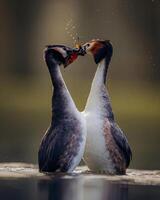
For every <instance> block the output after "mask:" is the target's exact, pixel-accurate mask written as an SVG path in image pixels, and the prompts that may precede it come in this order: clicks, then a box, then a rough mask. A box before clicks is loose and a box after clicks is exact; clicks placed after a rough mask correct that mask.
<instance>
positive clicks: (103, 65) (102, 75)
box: [92, 58, 110, 89]
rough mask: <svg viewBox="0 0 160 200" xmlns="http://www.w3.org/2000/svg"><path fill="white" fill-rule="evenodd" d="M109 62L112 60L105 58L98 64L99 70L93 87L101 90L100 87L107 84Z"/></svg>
mask: <svg viewBox="0 0 160 200" xmlns="http://www.w3.org/2000/svg"><path fill="white" fill-rule="evenodd" d="M109 62H110V60H109V59H108V58H104V59H103V60H102V61H101V62H100V63H99V64H98V68H97V71H96V73H95V76H94V79H93V82H92V86H93V87H97V88H98V89H99V87H101V86H102V85H105V84H106V78H107V72H108V66H109Z"/></svg>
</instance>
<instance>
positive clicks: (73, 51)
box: [44, 45, 85, 67]
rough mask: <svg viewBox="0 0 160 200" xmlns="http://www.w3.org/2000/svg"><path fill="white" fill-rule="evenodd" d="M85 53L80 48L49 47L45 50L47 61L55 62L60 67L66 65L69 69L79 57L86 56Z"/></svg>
mask: <svg viewBox="0 0 160 200" xmlns="http://www.w3.org/2000/svg"><path fill="white" fill-rule="evenodd" d="M84 54H85V51H84V50H82V49H80V48H70V47H67V46H64V45H48V46H47V48H46V49H45V55H44V56H45V60H46V62H50V60H52V61H54V62H55V63H57V64H58V65H64V67H67V66H68V65H69V64H71V63H72V62H73V61H74V60H76V59H77V57H78V55H84Z"/></svg>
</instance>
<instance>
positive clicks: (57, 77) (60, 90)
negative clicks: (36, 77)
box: [47, 63, 77, 125]
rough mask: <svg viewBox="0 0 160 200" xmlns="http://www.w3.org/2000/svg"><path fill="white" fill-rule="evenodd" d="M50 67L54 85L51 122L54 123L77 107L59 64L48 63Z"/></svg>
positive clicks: (74, 110)
mask: <svg viewBox="0 0 160 200" xmlns="http://www.w3.org/2000/svg"><path fill="white" fill-rule="evenodd" d="M47 65H48V64H47ZM48 69H49V72H50V76H51V80H52V84H53V87H54V91H53V96H52V121H51V124H52V125H53V123H58V121H61V120H62V118H64V117H66V116H68V115H69V114H72V113H74V112H76V111H77V108H76V106H75V104H74V102H73V100H72V97H71V95H70V93H69V91H68V89H67V86H66V84H65V82H64V80H63V77H62V74H61V71H60V66H59V65H58V64H54V66H53V63H52V66H51V65H48Z"/></svg>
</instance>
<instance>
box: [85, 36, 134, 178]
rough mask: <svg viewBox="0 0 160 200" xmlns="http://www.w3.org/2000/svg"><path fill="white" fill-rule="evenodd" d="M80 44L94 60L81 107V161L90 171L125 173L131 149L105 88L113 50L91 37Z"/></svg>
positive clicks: (109, 45)
mask: <svg viewBox="0 0 160 200" xmlns="http://www.w3.org/2000/svg"><path fill="white" fill-rule="evenodd" d="M82 48H83V49H84V50H85V51H86V53H87V54H91V55H93V58H94V61H95V63H96V64H98V67H97V70H96V73H95V76H94V78H93V81H92V85H91V90H90V93H89V96H88V99H87V103H86V106H85V109H84V111H83V112H82V114H83V116H84V119H85V121H86V127H87V136H86V137H87V138H86V145H85V152H84V161H85V163H86V164H87V166H88V167H89V169H90V170H91V171H94V172H98V173H105V174H112V175H115V174H119V175H122V174H125V173H126V168H127V167H128V166H129V164H130V160H131V158H132V151H131V148H130V145H129V143H128V140H127V138H126V136H125V135H124V133H123V131H122V130H121V129H120V127H119V126H118V124H117V123H116V121H115V118H114V114H113V111H112V106H111V101H110V97H109V93H108V90H107V88H106V79H107V72H108V67H109V64H110V61H111V57H112V54H113V47H112V44H111V42H110V41H108V40H100V39H94V40H91V41H90V42H87V43H85V44H84V45H83V46H82Z"/></svg>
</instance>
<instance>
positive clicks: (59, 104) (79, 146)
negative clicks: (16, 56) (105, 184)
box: [38, 45, 86, 173]
mask: <svg viewBox="0 0 160 200" xmlns="http://www.w3.org/2000/svg"><path fill="white" fill-rule="evenodd" d="M78 53H79V50H78V51H77V50H75V49H71V48H69V47H66V46H63V45H50V46H48V47H47V49H46V50H45V53H44V57H45V61H46V64H47V66H48V70H49V73H50V76H51V80H52V84H53V87H54V92H53V96H52V118H51V125H50V127H49V128H48V130H47V131H46V133H45V135H44V136H43V138H42V141H41V144H40V147H39V152H38V161H39V170H40V171H41V172H55V171H60V172H69V173H70V172H72V171H73V170H74V169H75V167H76V166H77V165H78V164H79V163H80V160H81V158H82V156H83V153H84V147H85V141H86V128H85V127H86V125H85V120H84V117H83V116H82V114H81V113H80V112H79V111H78V110H77V108H76V106H75V104H74V102H73V100H72V97H71V95H70V93H69V91H68V89H67V87H66V84H65V82H64V80H63V77H62V74H61V71H60V65H63V66H64V67H66V66H67V65H69V64H70V63H72V62H73V61H74V60H75V59H76V58H77V56H78Z"/></svg>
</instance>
